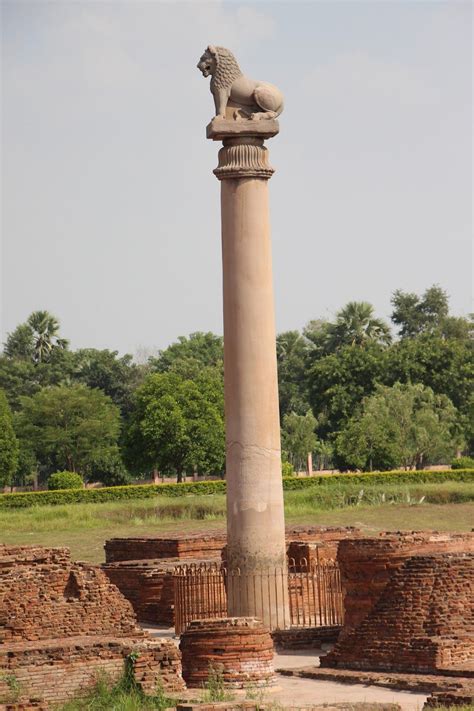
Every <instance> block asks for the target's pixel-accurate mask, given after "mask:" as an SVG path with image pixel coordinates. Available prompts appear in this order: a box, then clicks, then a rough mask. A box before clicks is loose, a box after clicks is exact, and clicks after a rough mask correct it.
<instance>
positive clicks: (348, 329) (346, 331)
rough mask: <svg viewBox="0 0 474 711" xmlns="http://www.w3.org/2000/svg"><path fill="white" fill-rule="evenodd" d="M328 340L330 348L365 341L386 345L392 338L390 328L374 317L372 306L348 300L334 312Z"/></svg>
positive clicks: (353, 344)
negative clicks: (333, 321) (334, 318)
mask: <svg viewBox="0 0 474 711" xmlns="http://www.w3.org/2000/svg"><path fill="white" fill-rule="evenodd" d="M328 335H329V341H330V344H331V345H330V348H331V350H335V349H336V348H341V347H342V346H347V345H349V346H363V345H365V344H366V343H369V342H370V343H379V344H381V345H388V344H389V343H390V342H391V340H392V338H391V335H390V328H389V327H388V325H387V324H386V323H385V322H384V321H382V319H379V318H375V316H374V307H373V306H372V305H371V304H369V303H367V302H366V301H350V302H349V303H348V304H346V306H344V308H342V309H341V310H340V311H339V312H338V313H337V314H336V321H335V323H334V324H331V325H330V328H329V334H328Z"/></svg>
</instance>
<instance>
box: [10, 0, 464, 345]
mask: <svg viewBox="0 0 474 711" xmlns="http://www.w3.org/2000/svg"><path fill="white" fill-rule="evenodd" d="M471 13H472V8H471V3H470V2H468V1H466V2H463V1H457V0H447V1H446V2H430V1H426V2H423V1H419V2H417V1H412V0H407V1H403V0H395V1H392V2H386V1H384V0H373V1H372V2H358V1H357V0H350V1H348V2H344V1H340V0H327V1H322V2H308V3H299V2H295V1H294V0H293V1H292V2H278V3H274V2H260V3H240V2H212V3H205V2H196V1H194V2H187V3H184V2H156V1H150V0H148V1H146V2H143V1H142V0H129V1H128V2H119V1H117V0H108V1H104V2H101V1H94V2H80V1H78V0H69V1H68V0H62V1H59V2H42V0H34V1H33V2H24V1H22V0H11V1H8V0H3V2H2V15H3V17H2V35H3V37H2V45H3V62H2V89H3V96H2V99H3V101H2V119H3V122H2V123H3V153H2V189H3V216H2V217H3V222H2V246H3V250H2V310H1V316H2V318H1V329H2V334H1V335H2V340H4V338H5V335H6V333H7V332H9V331H11V330H13V329H14V328H15V326H16V325H17V324H18V323H19V322H21V321H24V320H25V319H26V318H27V316H28V314H29V313H30V312H31V311H33V310H35V309H48V310H49V311H51V312H52V313H54V314H55V315H57V316H58V317H59V319H60V321H61V331H62V335H63V336H65V337H67V338H69V339H70V340H71V344H72V346H73V347H74V348H76V347H88V346H89V347H97V348H111V349H117V350H119V351H120V352H131V353H134V352H136V351H137V349H143V348H150V349H153V348H163V347H166V345H168V344H169V343H170V342H171V341H173V340H175V339H176V338H177V337H178V336H179V335H185V334H189V333H190V332H192V331H198V330H199V331H207V330H211V331H215V332H217V333H221V332H222V299H221V262H220V258H221V255H220V221H219V220H220V218H219V183H218V181H217V180H216V178H215V177H214V175H213V174H212V169H213V168H214V167H215V166H216V165H217V149H218V146H217V145H216V144H214V143H213V142H212V141H206V139H205V126H206V124H207V123H208V121H209V119H210V118H211V116H212V112H213V106H212V97H211V94H210V93H209V86H208V80H204V79H203V78H202V76H201V74H200V73H199V72H198V70H197V69H196V63H197V60H198V59H199V57H200V55H201V53H202V51H203V49H204V48H205V46H207V44H209V43H212V44H218V45H224V46H228V47H229V48H230V49H232V50H233V51H234V53H235V54H236V56H237V59H238V60H239V63H240V65H241V67H242V69H243V70H244V71H245V72H246V73H248V74H249V75H250V76H253V77H254V78H259V79H263V80H267V81H271V82H272V83H274V84H277V85H278V86H280V88H281V89H282V90H283V92H284V93H285V97H286V108H285V111H284V113H283V114H282V116H281V118H280V135H279V136H278V137H276V138H275V139H272V140H271V141H270V142H269V143H268V147H269V149H270V156H271V162H272V164H273V165H274V167H275V168H276V169H277V172H276V173H275V175H274V177H273V178H272V180H271V182H270V193H271V214H272V237H273V255H274V281H275V298H276V318H277V329H278V331H283V330H288V329H294V328H302V327H303V326H304V324H305V323H306V322H307V321H308V320H310V319H312V318H318V317H323V318H324V317H326V318H330V317H332V316H333V315H334V313H335V312H336V311H337V310H338V309H339V308H340V307H341V306H343V305H344V304H345V303H346V302H347V301H349V300H365V301H370V302H371V303H373V304H374V306H375V308H376V311H377V314H378V315H379V316H384V317H388V316H389V314H390V310H391V309H390V295H391V293H392V292H393V291H394V290H395V289H396V288H402V289H404V290H409V291H416V292H419V293H420V292H422V291H423V290H424V289H426V288H427V287H428V286H430V285H431V284H433V283H438V284H440V285H441V286H442V287H444V288H445V289H446V290H447V291H448V292H449V294H450V296H451V307H452V311H453V312H454V313H456V314H467V313H468V312H469V311H470V310H471V309H472V306H471V290H472V260H471V234H472V218H471V203H472V190H471V160H472V152H471V142H472V137H471V121H472V112H471V98H472V83H471V74H472V69H471V65H472V62H471V60H472V57H471V53H472V37H471Z"/></svg>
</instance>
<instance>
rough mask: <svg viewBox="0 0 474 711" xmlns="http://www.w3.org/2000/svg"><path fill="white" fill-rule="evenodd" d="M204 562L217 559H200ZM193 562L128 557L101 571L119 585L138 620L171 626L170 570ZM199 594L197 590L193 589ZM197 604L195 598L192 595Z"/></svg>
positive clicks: (172, 618)
mask: <svg viewBox="0 0 474 711" xmlns="http://www.w3.org/2000/svg"><path fill="white" fill-rule="evenodd" d="M201 562H204V563H206V564H210V563H218V562H219V561H218V560H214V561H213V560H205V561H199V563H201ZM193 563H196V561H195V560H194V561H193V560H192V559H190V560H182V559H181V560H180V559H179V558H171V559H168V560H159V559H158V560H127V561H120V562H116V563H105V564H104V565H103V566H102V570H103V571H104V572H105V574H106V575H107V577H108V578H109V580H111V581H112V582H113V583H114V585H116V586H117V587H118V589H119V590H120V592H121V593H122V595H124V596H125V597H126V598H127V600H129V602H131V604H132V607H133V609H134V611H135V614H136V616H137V619H138V620H139V621H140V622H149V623H151V624H155V625H169V626H172V625H174V622H175V619H174V580H173V572H174V570H175V568H176V566H178V565H191V564H193ZM195 592H196V593H199V591H195ZM195 600H196V604H198V597H197V596H196V595H195Z"/></svg>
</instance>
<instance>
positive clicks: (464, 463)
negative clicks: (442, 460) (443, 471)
mask: <svg viewBox="0 0 474 711" xmlns="http://www.w3.org/2000/svg"><path fill="white" fill-rule="evenodd" d="M451 469H474V457H458V458H457V459H453V461H452V462H451Z"/></svg>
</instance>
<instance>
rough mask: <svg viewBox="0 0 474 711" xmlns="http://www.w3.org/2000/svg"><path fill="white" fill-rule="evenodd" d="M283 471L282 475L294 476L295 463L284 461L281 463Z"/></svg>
mask: <svg viewBox="0 0 474 711" xmlns="http://www.w3.org/2000/svg"><path fill="white" fill-rule="evenodd" d="M281 473H282V476H293V474H294V473H295V469H294V467H293V464H291V463H290V462H282V463H281Z"/></svg>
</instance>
